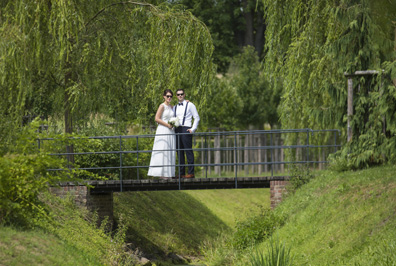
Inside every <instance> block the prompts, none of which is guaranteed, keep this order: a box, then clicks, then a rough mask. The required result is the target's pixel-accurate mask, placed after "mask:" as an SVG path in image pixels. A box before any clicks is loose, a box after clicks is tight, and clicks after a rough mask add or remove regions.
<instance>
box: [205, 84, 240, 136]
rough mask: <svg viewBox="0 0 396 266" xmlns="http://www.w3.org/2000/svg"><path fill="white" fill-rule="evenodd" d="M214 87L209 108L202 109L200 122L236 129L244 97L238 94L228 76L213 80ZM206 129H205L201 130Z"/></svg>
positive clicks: (209, 125)
mask: <svg viewBox="0 0 396 266" xmlns="http://www.w3.org/2000/svg"><path fill="white" fill-rule="evenodd" d="M211 87H212V89H211V92H210V95H209V97H208V106H209V107H208V108H206V109H204V110H202V111H200V116H201V113H202V119H201V121H202V122H200V128H201V124H202V125H203V126H204V127H205V126H206V127H211V128H213V127H215V128H216V127H217V128H222V129H225V130H231V131H232V130H236V128H237V126H238V124H239V116H240V114H241V112H242V107H243V99H242V98H241V97H240V96H239V95H238V91H237V89H236V87H234V86H232V85H231V84H230V80H229V79H228V78H216V79H213V81H212V86H211ZM200 131H204V130H200Z"/></svg>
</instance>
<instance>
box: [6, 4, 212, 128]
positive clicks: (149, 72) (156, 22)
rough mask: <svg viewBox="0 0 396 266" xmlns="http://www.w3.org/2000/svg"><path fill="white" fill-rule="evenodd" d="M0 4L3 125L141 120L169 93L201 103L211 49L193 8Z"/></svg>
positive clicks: (203, 26)
mask: <svg viewBox="0 0 396 266" xmlns="http://www.w3.org/2000/svg"><path fill="white" fill-rule="evenodd" d="M0 8H1V10H0V116H1V118H2V119H1V122H0V123H2V124H4V123H5V121H6V120H7V121H12V122H13V123H14V124H15V123H16V124H19V123H20V122H21V120H22V117H23V116H25V115H27V114H29V113H33V114H34V115H45V116H51V117H52V118H58V119H59V118H60V117H62V116H63V117H64V124H65V132H72V130H73V124H72V121H73V120H75V121H76V122H77V123H78V122H79V121H84V120H87V119H89V118H90V116H91V115H93V114H96V113H104V114H108V115H110V116H112V117H116V118H117V119H118V120H127V121H134V120H137V119H140V120H145V119H148V118H151V117H153V115H154V113H155V110H156V108H157V106H158V104H159V101H161V97H160V95H161V93H162V91H163V90H164V89H173V90H174V89H176V88H180V87H183V88H185V89H187V90H188V92H189V97H190V99H193V100H195V102H196V103H197V104H198V105H201V106H203V105H204V104H205V95H206V92H207V90H208V85H207V84H208V83H209V81H210V79H211V77H212V73H213V71H214V68H213V67H212V61H211V55H212V51H213V45H212V42H211V37H210V34H209V32H208V30H207V28H206V27H205V25H204V24H203V23H201V22H200V21H198V20H197V19H196V18H195V17H194V16H193V15H191V13H189V12H186V11H181V10H177V9H175V8H171V7H170V6H169V5H167V4H161V5H159V6H154V5H151V4H147V3H138V2H133V1H123V2H118V1H114V0H97V1H75V0H56V1H55V0H35V1H31V0H12V1H11V0H10V1H2V4H1V5H0ZM198 96H200V98H199V100H198ZM5 118H6V119H5Z"/></svg>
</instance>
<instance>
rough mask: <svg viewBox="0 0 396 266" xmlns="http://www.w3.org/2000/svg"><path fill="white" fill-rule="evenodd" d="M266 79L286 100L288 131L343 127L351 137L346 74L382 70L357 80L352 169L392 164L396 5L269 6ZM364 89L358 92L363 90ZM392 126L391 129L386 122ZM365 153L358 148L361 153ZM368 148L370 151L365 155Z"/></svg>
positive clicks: (282, 109) (347, 0)
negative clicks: (371, 164) (367, 165)
mask: <svg viewBox="0 0 396 266" xmlns="http://www.w3.org/2000/svg"><path fill="white" fill-rule="evenodd" d="M263 3H264V5H265V7H266V12H265V14H266V21H267V24H268V27H267V31H266V39H267V40H268V41H267V42H266V51H267V53H266V57H265V66H266V73H268V74H269V81H270V84H271V86H272V87H273V89H274V90H278V91H280V92H281V94H282V98H281V99H282V101H281V103H280V106H279V115H280V120H281V124H282V127H283V128H306V127H310V128H339V129H341V130H342V131H343V132H344V133H345V132H346V118H347V116H346V115H347V113H346V109H347V79H346V78H345V76H344V73H345V72H347V73H354V72H355V71H357V70H378V71H379V72H380V73H382V69H384V70H385V72H384V73H383V74H381V75H379V76H378V77H377V78H376V77H361V78H360V79H357V80H356V82H355V84H356V87H355V88H354V93H355V98H354V103H353V104H354V116H353V120H352V127H353V128H354V131H355V132H356V133H357V134H355V136H354V140H353V143H354V144H353V145H356V146H355V148H354V149H352V150H351V149H350V148H349V147H348V148H346V149H345V151H347V150H348V152H351V151H354V152H356V154H355V155H356V156H355V157H354V156H350V158H355V159H356V160H355V161H354V163H356V165H364V164H366V163H367V164H370V163H378V162H380V161H382V160H383V159H384V158H385V157H387V159H390V158H393V159H394V157H395V156H394V153H393V151H392V150H394V148H396V146H395V143H396V141H395V139H394V137H388V136H391V135H392V136H394V133H395V132H396V131H395V130H396V129H395V127H394V126H393V125H394V124H395V122H396V121H395V118H396V117H395V115H394V111H395V104H394V102H395V100H396V94H395V93H394V92H395V88H394V85H393V84H391V80H392V79H395V77H396V76H395V73H396V69H395V52H394V47H395V31H394V27H395V25H394V21H395V20H396V3H394V1H393V2H392V1H387V0H381V1H368V0H362V1H360V0H359V1H357V0H342V1H338V0H337V1H324V0H320V1H316V0H315V1H313V0H309V1H301V0H288V1H267V0H263ZM358 84H359V85H358ZM385 121H386V122H385ZM359 147H360V148H359ZM362 147H364V148H362Z"/></svg>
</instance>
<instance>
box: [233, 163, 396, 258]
mask: <svg viewBox="0 0 396 266" xmlns="http://www.w3.org/2000/svg"><path fill="white" fill-rule="evenodd" d="M276 212H278V213H282V214H283V215H285V216H286V217H287V222H286V224H285V225H284V226H283V227H282V228H281V229H279V230H277V232H276V233H275V236H276V237H277V238H278V239H279V240H280V241H281V242H283V243H284V244H285V245H286V246H287V247H289V248H291V252H292V254H293V256H294V262H293V264H294V265H396V230H395V228H396V167H395V166H387V167H376V168H371V169H367V170H362V171H355V172H352V171H351V172H343V173H337V172H331V171H326V172H321V173H320V174H319V175H318V176H317V177H316V178H315V179H314V180H312V181H311V182H310V183H308V184H306V185H305V186H303V187H302V188H301V189H300V190H298V191H297V192H296V193H295V194H294V195H291V196H289V197H288V198H287V199H286V200H285V201H284V202H283V203H282V204H281V206H279V207H278V208H277V209H276ZM269 242H270V241H269V240H267V241H265V242H263V243H262V244H260V245H258V246H257V247H256V248H257V249H258V250H259V251H260V252H263V253H266V249H267V247H268V245H269ZM252 254H253V251H248V252H246V253H245V254H244V255H243V256H241V257H242V258H239V259H237V260H236V261H234V262H232V264H234V265H247V264H248V263H249V262H250V261H251V256H252Z"/></svg>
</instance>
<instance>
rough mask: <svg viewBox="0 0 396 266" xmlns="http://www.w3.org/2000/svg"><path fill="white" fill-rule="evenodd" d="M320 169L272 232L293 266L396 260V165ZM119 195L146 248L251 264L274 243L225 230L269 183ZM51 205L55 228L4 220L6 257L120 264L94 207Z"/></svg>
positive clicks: (126, 219)
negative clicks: (245, 240) (242, 238)
mask: <svg viewBox="0 0 396 266" xmlns="http://www.w3.org/2000/svg"><path fill="white" fill-rule="evenodd" d="M315 175H316V177H315V178H314V179H312V180H311V181H310V182H309V183H308V184H306V185H303V186H302V187H301V188H300V189H298V190H297V191H296V193H295V194H292V195H291V194H290V195H289V196H288V197H287V198H286V199H285V200H284V202H283V203H282V204H281V205H280V206H278V207H277V208H276V210H275V212H276V213H277V214H278V215H281V216H282V217H285V219H286V223H285V224H284V225H283V227H281V228H280V229H278V230H276V231H275V233H274V237H276V239H279V241H280V243H282V245H284V246H285V247H286V248H287V249H289V248H290V252H291V256H292V257H293V265H396V252H395V251H396V230H395V228H396V167H395V166H384V167H376V168H370V169H367V170H362V171H351V172H341V173H339V172H332V171H322V172H317V173H315ZM114 201H115V202H114V212H115V216H116V217H117V219H120V217H121V216H122V219H121V220H119V221H120V223H123V224H124V225H126V226H127V231H126V235H127V236H126V240H127V242H128V244H130V247H132V248H136V247H139V248H140V250H142V249H143V250H144V251H145V253H146V254H147V253H148V254H151V255H155V256H158V257H161V256H165V255H167V254H168V253H171V252H175V253H178V254H184V255H186V254H189V255H193V256H196V257H198V258H200V259H201V262H200V264H205V265H249V264H250V263H251V261H252V256H254V254H257V253H255V252H259V253H258V254H261V255H262V257H263V258H265V257H267V255H266V252H268V247H269V245H270V241H269V240H266V241H264V242H262V243H260V244H258V245H256V246H255V247H252V248H250V247H249V248H246V249H244V250H242V251H241V250H239V251H235V250H233V249H232V248H230V246H227V243H228V244H229V241H228V240H227V237H228V236H230V235H232V232H233V230H234V229H235V224H236V221H237V220H240V221H243V220H244V219H246V217H252V216H251V215H252V214H254V213H255V211H256V210H257V209H259V208H258V206H264V207H268V206H269V190H268V189H240V190H202V191H162V192H124V193H116V194H115V196H114ZM52 205H53V208H55V209H54V210H55V211H54V212H55V214H56V215H57V219H56V220H57V221H58V222H59V224H57V226H58V227H55V228H54V229H55V230H56V234H54V233H49V232H54V231H53V230H54V229H51V230H38V229H35V230H30V231H22V230H20V229H14V228H11V227H4V226H2V227H1V226H0V264H2V265H3V264H4V265H103V264H106V262H116V261H119V262H121V261H122V258H121V260H120V258H117V257H116V256H117V251H116V249H115V248H116V247H115V246H113V244H112V243H111V239H110V237H109V236H107V235H105V234H104V233H103V232H102V231H101V230H97V229H95V228H94V227H93V226H92V224H91V223H89V222H87V221H86V220H87V218H86V214H84V213H79V212H78V211H77V209H75V207H74V208H73V207H71V206H69V205H70V204H60V205H59V204H58V205H56V204H55V203H52ZM205 256H206V257H205ZM119 265H121V264H120V263H119Z"/></svg>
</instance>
